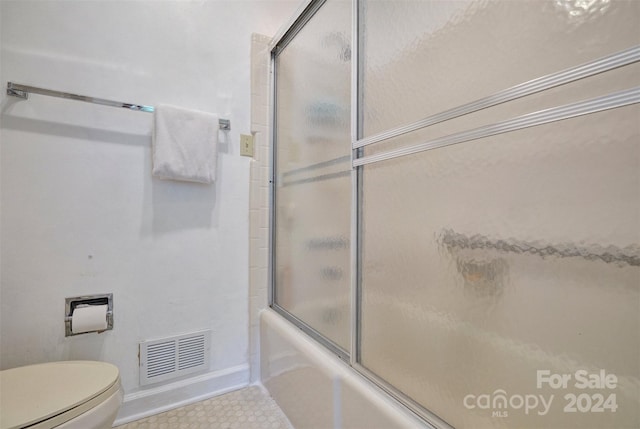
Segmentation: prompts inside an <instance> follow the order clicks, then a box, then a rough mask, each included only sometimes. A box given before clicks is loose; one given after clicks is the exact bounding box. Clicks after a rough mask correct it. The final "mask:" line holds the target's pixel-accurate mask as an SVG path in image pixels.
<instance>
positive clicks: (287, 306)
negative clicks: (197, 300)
mask: <svg viewBox="0 0 640 429" xmlns="http://www.w3.org/2000/svg"><path fill="white" fill-rule="evenodd" d="M274 65H275V70H276V73H277V82H276V91H275V100H276V104H275V106H276V107H275V109H276V116H277V122H276V123H277V126H276V135H277V146H276V147H277V150H276V152H275V165H276V168H277V171H276V175H275V181H276V183H275V231H274V232H275V236H274V243H275V248H274V252H275V261H274V262H275V263H274V265H273V267H274V280H275V290H274V295H275V300H274V301H275V305H276V306H277V307H279V308H280V309H281V310H283V311H285V312H286V313H287V314H288V315H289V316H292V318H295V320H296V321H297V322H300V323H301V326H304V327H306V328H308V329H310V332H312V333H313V332H314V331H315V332H316V333H318V334H320V335H321V336H322V337H321V338H320V339H322V338H325V339H327V340H328V341H329V343H330V345H332V346H335V348H336V349H337V350H338V351H340V352H341V353H343V354H344V355H346V354H347V351H348V350H349V348H350V341H351V336H350V321H351V315H350V298H349V291H350V282H351V269H350V258H349V255H350V249H351V244H350V239H351V237H350V236H351V137H350V135H351V134H350V111H351V107H350V97H351V92H350V91H351V85H350V76H351V5H350V3H349V2H345V1H340V0H336V1H331V0H330V1H328V2H326V3H325V4H324V5H323V6H322V7H321V8H320V9H319V10H318V11H317V12H316V13H315V14H314V15H313V17H312V18H311V20H310V21H309V22H308V23H307V24H306V25H305V26H304V28H302V29H301V30H300V32H299V33H297V34H296V36H295V38H293V39H292V40H291V41H290V42H289V43H287V44H286V45H280V47H279V50H278V52H277V55H276V57H275V64H274Z"/></svg>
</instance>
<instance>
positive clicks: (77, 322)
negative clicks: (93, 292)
mask: <svg viewBox="0 0 640 429" xmlns="http://www.w3.org/2000/svg"><path fill="white" fill-rule="evenodd" d="M108 308H109V306H108V305H106V304H105V305H89V306H87V307H76V309H75V310H74V311H73V314H72V315H71V332H73V333H74V334H81V333H83V332H91V331H104V330H105V329H107V309H108Z"/></svg>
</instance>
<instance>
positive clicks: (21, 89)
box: [7, 82, 231, 131]
mask: <svg viewBox="0 0 640 429" xmlns="http://www.w3.org/2000/svg"><path fill="white" fill-rule="evenodd" d="M30 93H33V94H40V95H47V96H49V97H57V98H66V99H68V100H76V101H84V102H87V103H93V104H102V105H103V106H111V107H123V108H125V109H129V110H136V111H138V112H148V113H153V111H154V110H155V108H154V107H153V106H145V105H143V104H132V103H124V102H122V101H112V100H105V99H104V98H96V97H87V96H86V95H77V94H71V93H68V92H62V91H53V90H51V89H44V88H38V87H35V86H29V85H21V84H18V83H13V82H7V95H10V96H12V97H19V98H24V99H25V100H26V99H27V98H29V94H30ZM218 122H219V124H220V129H221V130H223V131H229V130H231V121H230V120H229V119H219V120H218Z"/></svg>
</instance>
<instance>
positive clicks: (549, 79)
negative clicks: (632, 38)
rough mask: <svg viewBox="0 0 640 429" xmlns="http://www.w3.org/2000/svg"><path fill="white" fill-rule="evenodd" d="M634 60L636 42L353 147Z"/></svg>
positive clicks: (638, 49)
mask: <svg viewBox="0 0 640 429" xmlns="http://www.w3.org/2000/svg"><path fill="white" fill-rule="evenodd" d="M638 61H640V46H634V47H632V48H629V49H625V50H624V51H620V52H617V53H615V54H612V55H609V56H606V57H603V58H600V59H598V60H595V61H592V62H589V63H585V64H582V65H579V66H576V67H571V68H569V69H566V70H563V71H560V72H557V73H553V74H549V75H546V76H542V77H539V78H537V79H533V80H530V81H528V82H525V83H521V84H519V85H516V86H513V87H511V88H508V89H505V90H502V91H500V92H497V93H495V94H493V95H490V96H488V97H484V98H481V99H479V100H476V101H472V102H470V103H467V104H463V105H462V106H458V107H454V108H453V109H449V110H445V111H444V112H440V113H437V114H435V115H433V116H429V117H427V118H424V119H421V120H420V121H418V122H414V123H412V124H408V125H404V126H402V127H399V128H394V129H391V130H388V131H385V132H383V133H380V134H376V135H373V136H370V137H366V138H363V139H359V140H358V141H356V142H355V143H354V145H353V147H354V149H355V148H359V147H364V146H367V145H370V144H374V143H378V142H381V141H383V140H387V139H390V138H393V137H397V136H400V135H403V134H407V133H410V132H412V131H416V130H419V129H421V128H425V127H428V126H431V125H435V124H437V123H440V122H444V121H448V120H450V119H454V118H457V117H459V116H463V115H467V114H469V113H473V112H477V111H479V110H483V109H486V108H488V107H493V106H496V105H498V104H502V103H506V102H508V101H512V100H516V99H518V98H522V97H525V96H528V95H531V94H534V93H536V92H541V91H544V90H547V89H550V88H554V87H556V86H560V85H564V84H567V83H571V82H574V81H577V80H580V79H584V78H586V77H590V76H593V75H596V74H600V73H603V72H606V71H609V70H613V69H616V68H619V67H623V66H626V65H629V64H633V63H635V62H638Z"/></svg>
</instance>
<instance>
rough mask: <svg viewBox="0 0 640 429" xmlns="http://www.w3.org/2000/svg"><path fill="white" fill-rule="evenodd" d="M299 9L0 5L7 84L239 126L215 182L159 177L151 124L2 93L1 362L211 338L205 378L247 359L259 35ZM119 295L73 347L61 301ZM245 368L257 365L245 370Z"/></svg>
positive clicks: (134, 374)
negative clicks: (110, 322)
mask: <svg viewBox="0 0 640 429" xmlns="http://www.w3.org/2000/svg"><path fill="white" fill-rule="evenodd" d="M298 3H299V2H298V1H297V0H296V1H175V2H168V1H167V2H158V1H106V0H105V1H91V2H85V1H48V2H31V1H4V0H3V1H2V2H1V6H0V10H1V17H2V19H1V47H2V51H1V59H2V63H1V64H2V69H1V73H2V79H3V80H2V85H3V86H4V85H5V82H6V81H14V82H17V83H24V84H31V85H35V86H41V87H44V88H51V89H59V90H63V91H69V92H74V93H78V94H84V95H90V96H95V97H101V98H109V99H114V100H119V101H127V102H133V103H144V104H151V105H157V104H159V103H169V104H175V105H179V106H183V107H186V108H194V109H200V110H205V111H210V112H217V113H219V114H220V115H221V116H222V117H226V118H229V119H231V126H232V131H231V132H229V133H228V134H227V135H226V136H225V135H224V134H222V133H221V134H220V138H221V141H220V144H219V157H218V166H217V167H218V173H217V174H218V175H217V180H216V183H215V185H213V186H206V185H200V184H190V183H179V182H168V181H161V180H158V179H152V178H151V173H150V168H151V160H150V143H151V139H150V133H151V126H152V115H149V114H145V113H138V112H128V111H125V110H124V109H120V110H119V109H114V108H109V107H103V106H98V105H89V104H85V103H80V102H73V101H68V100H61V99H55V98H49V97H43V96H38V95H32V96H31V98H30V100H29V101H22V100H18V99H13V98H12V99H9V98H7V97H6V96H5V95H4V90H3V91H2V99H1V101H2V104H1V108H2V126H3V128H2V144H1V152H0V153H1V159H2V164H1V183H2V190H1V191H2V192H1V204H2V206H1V215H2V217H1V219H2V222H1V231H0V236H1V238H2V252H1V267H2V283H1V310H2V314H1V349H0V366H1V367H2V368H3V369H4V368H10V367H14V366H19V365H25V364H31V363H37V362H44V361H52V360H60V359H100V360H105V361H109V362H112V363H115V364H116V365H117V366H118V367H119V368H120V371H121V377H122V382H123V385H124V387H125V389H126V391H127V392H128V393H135V392H136V391H138V390H140V388H139V386H138V381H137V379H138V357H137V354H138V348H137V343H138V342H139V341H141V340H144V339H151V338H157V337H164V336H168V335H172V334H177V333H182V332H188V331H193V330H199V329H205V328H209V329H212V331H213V338H212V351H211V359H212V360H211V371H214V372H215V371H226V370H229V369H230V368H240V370H242V368H246V365H247V362H248V357H247V347H248V307H249V302H248V253H249V243H248V214H249V212H248V207H249V205H248V199H249V166H250V160H249V158H241V157H240V156H239V149H238V142H239V134H240V133H248V132H249V131H250V129H249V116H250V108H249V107H250V104H249V103H250V100H249V98H250V82H249V71H250V70H249V59H250V55H249V52H250V50H249V48H250V42H251V33H253V32H258V33H262V34H274V33H275V32H276V30H277V29H278V28H279V27H280V25H281V24H282V23H283V22H284V21H286V20H287V19H288V18H289V16H290V15H291V14H292V13H293V11H294V10H295V8H296V7H297V6H298ZM106 292H113V294H114V313H115V327H114V330H113V331H109V332H107V333H104V334H100V335H97V334H90V335H82V336H78V337H73V338H65V337H64V323H63V322H64V314H63V313H64V298H65V297H69V296H76V295H84V294H92V293H106ZM246 372H247V374H248V371H246Z"/></svg>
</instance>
